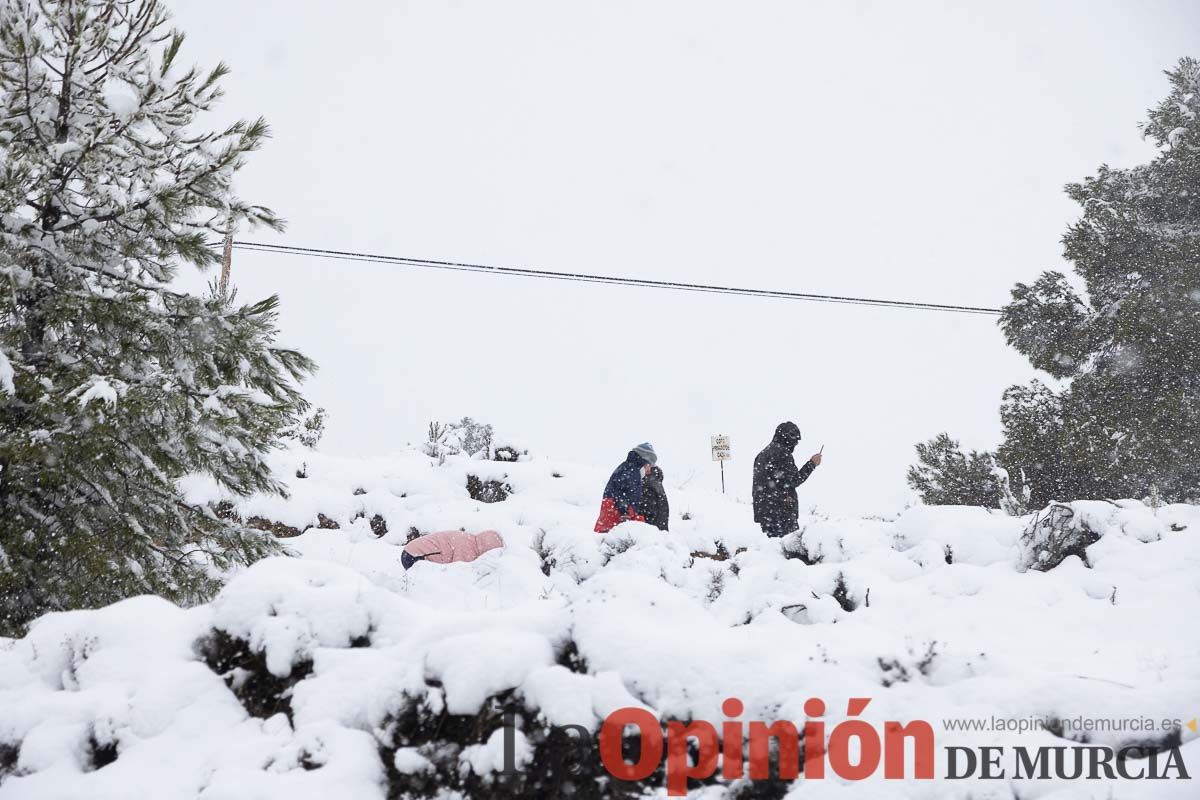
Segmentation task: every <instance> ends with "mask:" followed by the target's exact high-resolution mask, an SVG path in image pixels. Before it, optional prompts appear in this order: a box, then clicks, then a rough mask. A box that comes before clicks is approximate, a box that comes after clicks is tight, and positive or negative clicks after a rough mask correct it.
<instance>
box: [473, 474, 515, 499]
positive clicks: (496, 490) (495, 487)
mask: <svg viewBox="0 0 1200 800" xmlns="http://www.w3.org/2000/svg"><path fill="white" fill-rule="evenodd" d="M512 490H513V488H512V486H511V485H509V484H507V483H504V482H503V481H501V480H497V479H495V478H488V479H484V478H480V477H479V476H478V475H468V476H467V494H469V495H470V496H471V499H472V500H478V501H479V502H481V503H499V502H502V501H504V500H507V499H508V496H509V495H510V494H512Z"/></svg>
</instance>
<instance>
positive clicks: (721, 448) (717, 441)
mask: <svg viewBox="0 0 1200 800" xmlns="http://www.w3.org/2000/svg"><path fill="white" fill-rule="evenodd" d="M712 458H713V461H719V462H721V494H725V462H726V461H728V460H729V459H731V458H733V450H732V449H731V448H730V444H729V437H728V436H725V435H723V434H717V435H716V436H713V437H712Z"/></svg>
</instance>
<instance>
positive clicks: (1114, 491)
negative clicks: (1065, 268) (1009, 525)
mask: <svg viewBox="0 0 1200 800" xmlns="http://www.w3.org/2000/svg"><path fill="white" fill-rule="evenodd" d="M1167 77H1168V78H1169V79H1170V84H1171V91H1170V94H1169V95H1168V96H1167V98H1166V99H1165V100H1163V101H1162V102H1161V103H1159V104H1158V106H1156V107H1155V108H1153V109H1151V110H1150V111H1149V115H1148V119H1147V121H1146V123H1145V124H1144V125H1143V126H1142V131H1143V133H1144V134H1145V136H1146V137H1148V138H1149V139H1150V140H1151V141H1153V142H1154V143H1155V144H1156V145H1157V146H1158V148H1159V153H1158V156H1157V157H1156V158H1154V159H1153V160H1152V161H1151V162H1150V163H1148V164H1144V165H1141V166H1137V167H1133V168H1131V169H1113V168H1111V167H1108V166H1102V167H1100V169H1099V170H1098V171H1097V173H1096V175H1094V176H1092V177H1089V178H1087V179H1086V180H1084V181H1083V182H1082V183H1077V184H1071V185H1069V186H1067V194H1068V195H1069V196H1070V197H1071V198H1072V199H1074V200H1075V201H1076V202H1078V203H1079V205H1080V206H1081V208H1082V210H1083V214H1082V218H1081V219H1080V220H1079V222H1077V223H1076V224H1074V225H1072V226H1071V227H1070V229H1069V230H1068V231H1067V234H1066V235H1065V236H1064V237H1063V244H1064V254H1065V255H1066V257H1067V259H1069V260H1070V261H1072V262H1074V264H1075V273H1076V274H1077V275H1078V276H1079V278H1080V279H1081V280H1082V282H1083V285H1084V289H1085V294H1086V298H1085V297H1083V296H1080V294H1079V293H1078V292H1077V291H1076V290H1075V288H1074V287H1073V286H1072V284H1071V282H1070V281H1069V280H1068V279H1067V277H1066V276H1065V275H1063V274H1062V273H1060V272H1046V273H1044V274H1043V275H1042V276H1041V277H1040V278H1039V279H1038V280H1037V281H1035V282H1034V283H1033V284H1031V285H1026V284H1017V286H1016V287H1015V288H1014V289H1013V300H1012V302H1011V303H1009V304H1008V305H1007V306H1006V307H1005V309H1004V313H1003V315H1002V317H1001V326H1002V327H1003V329H1004V333H1005V336H1006V337H1007V339H1008V342H1009V344H1011V345H1012V346H1014V347H1015V348H1017V350H1019V351H1020V352H1021V353H1023V354H1024V355H1026V356H1027V357H1028V358H1029V360H1030V361H1031V362H1032V363H1033V366H1034V367H1037V368H1038V369H1042V370H1045V371H1046V372H1048V373H1050V374H1051V375H1053V376H1054V377H1056V378H1061V379H1067V380H1069V381H1070V383H1069V385H1068V386H1067V387H1066V388H1065V389H1061V390H1055V389H1052V388H1050V387H1048V386H1046V385H1045V384H1043V383H1041V382H1040V381H1036V380H1035V381H1033V382H1031V383H1030V384H1029V385H1027V386H1012V387H1009V389H1008V390H1007V391H1006V392H1005V393H1004V399H1003V403H1002V405H1001V409H1000V418H1001V422H1002V423H1003V428H1004V439H1003V442H1002V443H1001V445H1000V447H999V448H998V450H997V451H996V460H997V462H998V463H999V465H1000V466H1002V467H1003V468H1005V469H1006V470H1007V471H1008V474H1009V475H1010V476H1018V475H1023V476H1024V479H1025V480H1024V481H1023V482H1022V484H1021V486H1020V487H1019V488H1020V490H1021V491H1022V493H1025V492H1026V491H1027V492H1028V497H1029V503H1030V505H1032V506H1034V507H1040V506H1044V505H1046V504H1047V503H1049V502H1050V501H1052V500H1069V499H1081V498H1097V497H1144V496H1146V495H1148V494H1149V493H1150V492H1151V490H1152V489H1153V490H1154V491H1156V492H1158V493H1159V496H1161V497H1162V498H1163V499H1165V500H1168V501H1179V500H1196V499H1198V498H1200V61H1196V60H1195V59H1191V58H1185V59H1182V60H1181V61H1180V62H1179V64H1178V65H1177V66H1176V68H1175V69H1173V70H1171V71H1169V72H1168V73H1167ZM945 439H946V441H942V440H941V439H940V437H939V439H934V440H931V441H930V442H927V443H925V444H923V445H918V446H917V447H918V457H919V459H920V461H921V464H920V465H918V466H915V467H913V468H911V469H910V470H909V485H910V486H912V487H913V488H914V489H916V490H917V491H918V492H920V493H921V495H922V498H923V499H924V500H925V502H927V503H939V502H948V501H947V500H945V499H943V498H946V497H950V498H957V497H962V496H964V495H962V494H961V493H960V492H957V488H960V487H962V486H964V485H973V484H976V483H978V481H979V479H980V470H979V466H978V464H977V463H975V459H974V458H971V459H968V458H966V457H965V456H964V455H963V454H961V453H958V452H957V446H954V447H948V446H947V442H949V443H950V444H953V440H950V439H949V437H948V436H947V437H945ZM976 455H979V454H972V456H976Z"/></svg>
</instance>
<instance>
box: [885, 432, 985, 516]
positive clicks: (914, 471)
mask: <svg viewBox="0 0 1200 800" xmlns="http://www.w3.org/2000/svg"><path fill="white" fill-rule="evenodd" d="M917 460H918V461H919V462H920V463H919V464H917V465H914V466H911V467H909V468H908V485H909V486H911V487H912V488H913V490H914V491H916V492H917V493H918V494H919V495H920V496H921V502H923V503H926V504H927V505H931V506H987V507H988V508H999V507H1000V501H1001V490H1000V484H999V482H998V481H997V478H996V475H995V474H994V473H995V465H994V463H993V461H992V457H991V455H990V454H988V453H979V452H976V451H975V450H972V451H971V452H970V453H963V451H962V449H961V448H960V447H959V444H958V442H957V441H955V440H954V439H952V438H950V434H948V433H939V434H938V435H937V436H935V437H934V438H933V439H930V440H929V441H928V442H924V443H922V444H918V445H917Z"/></svg>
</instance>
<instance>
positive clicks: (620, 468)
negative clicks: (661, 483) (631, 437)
mask: <svg viewBox="0 0 1200 800" xmlns="http://www.w3.org/2000/svg"><path fill="white" fill-rule="evenodd" d="M655 461H658V454H657V453H655V452H654V447H653V446H652V445H651V444H650V443H649V442H642V443H641V444H639V445H638V446H637V447H635V448H633V449H632V450H630V451H629V455H627V456H626V457H625V460H624V461H622V462H621V463H620V464H618V465H617V468H616V469H614V470H613V473H612V476H611V477H610V478H609V479H608V483H606V484H605V485H604V497H603V499H601V501H600V516H599V517H598V518H597V519H596V528H595V530H596V533H608V532H609V531H611V530H612V529H613V528H614V527H616V526H617V525H618V524H620V523H622V522H624V521H625V520H629V519H636V520H639V521H640V520H642V515H641V514H639V513H638V512H637V505H638V503H639V502H640V501H641V499H642V475H643V469H644V468H645V467H647V466H649V465H651V464H653V463H654V462H655Z"/></svg>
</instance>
